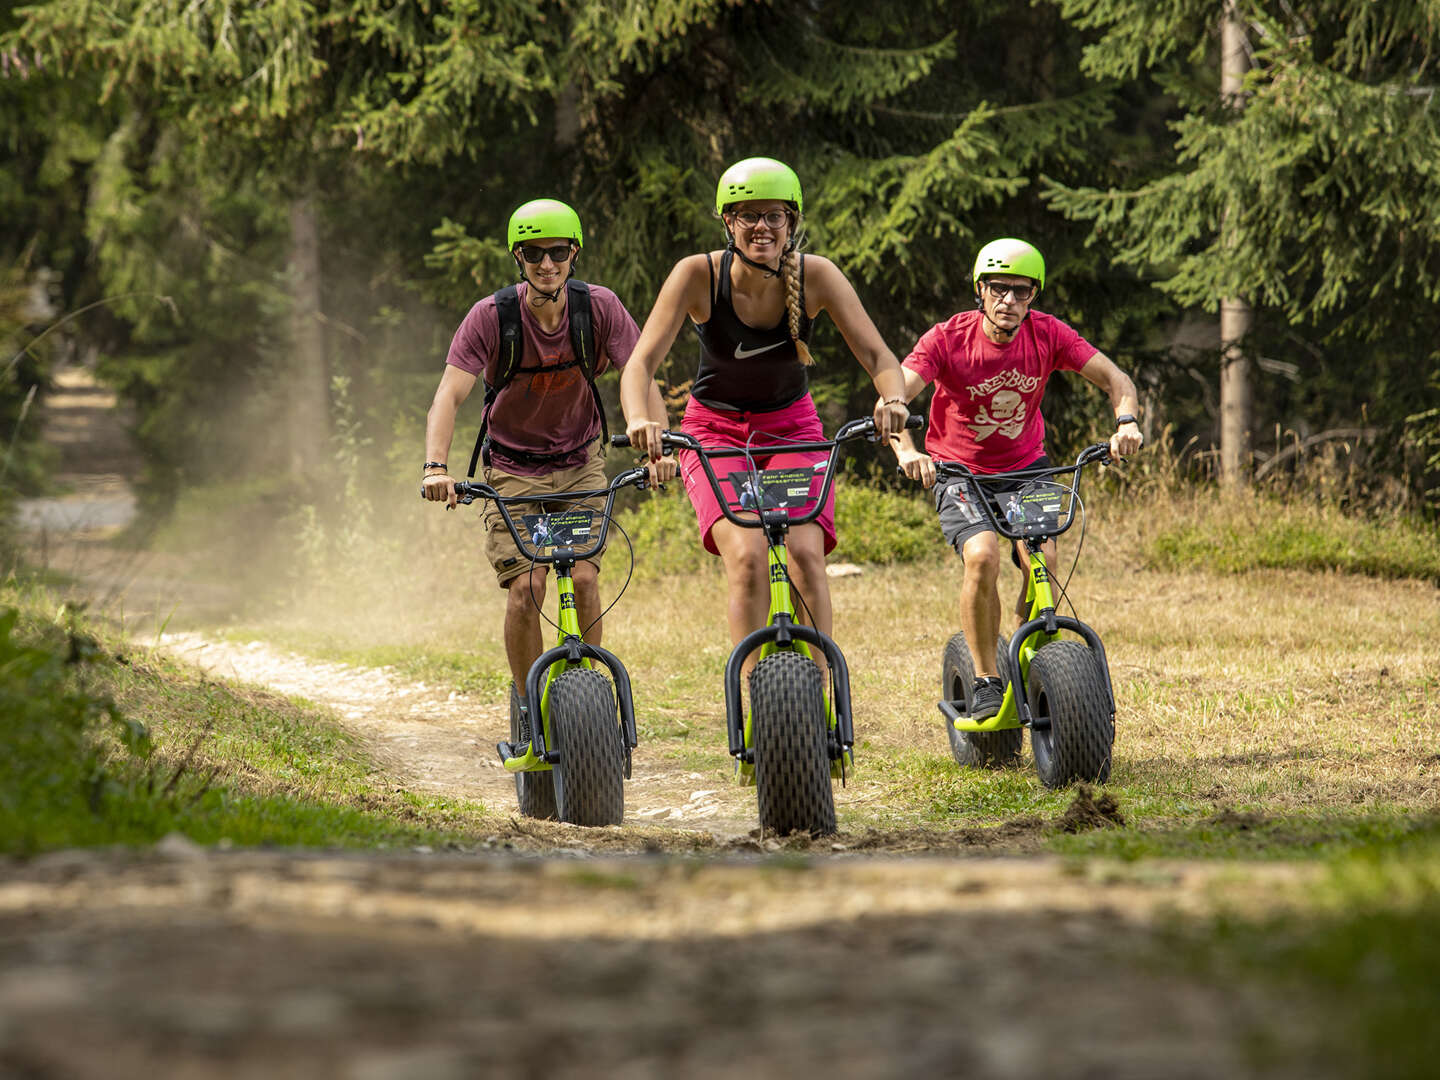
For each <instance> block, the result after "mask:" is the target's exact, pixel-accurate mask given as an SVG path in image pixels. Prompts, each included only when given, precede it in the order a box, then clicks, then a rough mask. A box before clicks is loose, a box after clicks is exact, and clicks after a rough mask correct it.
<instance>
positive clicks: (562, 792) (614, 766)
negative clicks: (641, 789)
mask: <svg viewBox="0 0 1440 1080" xmlns="http://www.w3.org/2000/svg"><path fill="white" fill-rule="evenodd" d="M550 730H551V731H552V732H553V733H554V738H555V749H556V750H558V751H559V752H560V760H559V762H557V763H556V765H555V768H554V770H553V773H554V776H555V806H556V809H557V810H558V811H559V813H560V820H561V821H568V822H569V823H570V824H572V825H619V824H620V821H621V819H622V818H624V817H625V744H624V741H623V740H622V739H621V737H620V721H619V719H618V718H617V717H616V714H615V694H614V692H613V691H612V690H611V689H610V680H609V679H607V678H606V677H605V676H604V675H602V674H600V672H598V671H595V670H593V669H592V668H571V669H569V670H568V671H565V672H562V673H561V674H560V676H559V677H558V678H556V680H555V682H554V685H552V686H551V687H550Z"/></svg>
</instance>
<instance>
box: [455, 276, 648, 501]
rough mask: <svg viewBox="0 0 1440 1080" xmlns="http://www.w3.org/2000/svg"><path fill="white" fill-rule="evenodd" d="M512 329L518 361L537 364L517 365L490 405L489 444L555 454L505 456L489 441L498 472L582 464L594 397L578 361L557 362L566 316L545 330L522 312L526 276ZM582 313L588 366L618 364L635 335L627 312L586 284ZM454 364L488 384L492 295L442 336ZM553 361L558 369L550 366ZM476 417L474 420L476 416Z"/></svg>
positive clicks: (593, 423)
mask: <svg viewBox="0 0 1440 1080" xmlns="http://www.w3.org/2000/svg"><path fill="white" fill-rule="evenodd" d="M518 291H519V299H520V329H521V338H522V340H523V351H522V352H521V357H520V363H521V366H522V367H527V368H530V367H535V366H536V365H537V364H538V365H540V366H541V370H539V371H534V372H527V371H518V372H516V373H515V377H514V378H513V379H511V380H510V383H509V385H507V386H506V387H505V388H504V389H503V390H501V391H500V393H499V395H498V396H497V397H496V398H495V405H494V407H493V408H492V409H491V410H490V434H491V436H492V437H493V439H494V442H495V443H497V444H503V445H504V446H509V447H514V448H515V449H516V450H523V451H526V452H528V453H532V454H559V453H565V452H566V451H573V453H566V455H565V457H563V458H557V459H556V460H554V461H551V462H547V463H545V464H544V465H538V464H534V463H531V464H522V463H521V462H518V461H515V460H512V459H511V458H508V457H506V455H505V452H504V450H502V449H501V447H500V445H496V446H494V447H492V449H491V458H492V460H493V461H494V462H495V464H497V465H498V466H499V467H500V468H502V469H504V470H505V471H506V472H513V473H518V474H520V475H522V476H540V475H543V474H545V473H549V472H554V471H555V470H556V469H570V468H574V467H575V466H577V465H583V464H584V463H585V462H586V460H587V459H588V458H589V456H590V451H589V444H590V443H591V441H592V440H594V438H595V437H596V436H597V435H599V434H600V417H599V416H597V415H596V413H595V399H594V397H593V396H592V395H591V393H590V387H589V385H588V384H587V383H586V382H585V376H584V374H583V373H582V371H581V369H580V367H579V366H578V365H575V366H572V367H563V365H565V364H568V363H570V362H571V361H572V360H574V358H575V347H574V346H573V345H572V344H571V342H570V319H569V316H568V314H567V316H566V317H565V318H563V319H561V320H560V326H559V328H558V329H556V331H555V332H554V333H553V334H547V333H546V332H545V331H544V330H542V329H541V328H540V324H539V323H537V322H536V321H535V317H534V315H532V314H531V313H530V305H529V304H528V303H527V302H526V299H525V297H526V294H527V293H528V292H529V284H528V283H527V282H524V281H522V282H520V284H519V289H518ZM590 313H591V320H592V323H593V325H594V327H595V351H596V353H597V354H598V356H597V358H596V362H595V374H596V375H597V376H598V375H599V374H600V373H601V372H603V371H605V370H607V369H608V368H610V367H611V366H613V367H616V368H622V367H624V366H625V361H627V360H629V359H630V352H631V350H633V349H634V348H635V342H636V340H637V339H638V338H639V337H640V330H639V328H638V327H636V325H635V320H634V319H632V318H631V317H630V313H629V312H628V311H626V310H625V305H624V304H622V303H621V302H620V298H619V297H618V296H616V295H615V294H614V293H613V292H611V291H610V290H609V289H607V288H605V286H603V285H591V286H590ZM445 362H446V363H447V364H453V365H454V366H455V367H457V368H459V369H460V370H461V371H468V372H469V373H470V374H471V375H477V376H479V377H480V378H482V379H484V380H485V382H486V384H487V385H489V384H490V383H491V382H492V381H493V380H494V379H495V378H496V376H497V369H498V367H499V364H500V317H499V316H498V315H497V314H496V313H495V297H494V296H487V297H485V299H483V300H481V301H480V302H479V303H477V304H476V305H475V306H474V307H472V308H471V309H470V312H469V314H467V315H466V316H465V318H464V319H463V320H462V321H461V323H460V327H459V329H457V330H456V331H455V337H454V338H453V339H452V340H451V342H450V353H449V355H448V356H446V357H445ZM555 368H561V370H558V371H557V370H552V369H555ZM476 423H477V424H478V423H479V420H478V418H477V419H476Z"/></svg>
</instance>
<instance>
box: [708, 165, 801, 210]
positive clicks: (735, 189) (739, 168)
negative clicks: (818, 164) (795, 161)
mask: <svg viewBox="0 0 1440 1080" xmlns="http://www.w3.org/2000/svg"><path fill="white" fill-rule="evenodd" d="M746 199H780V200H782V201H784V202H789V203H794V204H795V212H796V213H797V214H803V213H804V212H805V200H804V198H803V197H802V195H801V194H800V178H799V177H798V176H796V175H795V170H794V169H792V168H790V166H789V165H786V164H785V163H784V162H783V161H776V160H775V159H774V158H768V157H752V158H746V159H745V160H744V161H737V162H736V163H735V164H734V165H731V166H730V167H729V168H728V169H726V170H725V171H724V172H723V173H721V174H720V183H719V185H718V186H717V187H716V188H715V212H716V213H717V214H723V213H724V212H725V207H727V206H729V205H730V204H731V203H737V202H743V201H744V200H746Z"/></svg>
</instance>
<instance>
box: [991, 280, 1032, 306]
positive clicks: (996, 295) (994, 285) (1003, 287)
mask: <svg viewBox="0 0 1440 1080" xmlns="http://www.w3.org/2000/svg"><path fill="white" fill-rule="evenodd" d="M980 284H981V285H983V286H984V287H985V291H986V292H988V293H989V294H990V296H991V298H992V299H995V300H1004V299H1005V294H1006V293H1010V294H1012V295H1014V297H1015V299H1016V300H1017V301H1018V302H1019V303H1022V304H1023V303H1025V302H1026V301H1028V300H1029V299H1030V298H1031V297H1032V296H1034V295H1035V286H1034V285H1016V284H1015V283H1014V282H1010V281H991V280H989V279H988V278H987V279H986V280H985V281H982V282H980Z"/></svg>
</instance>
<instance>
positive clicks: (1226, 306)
mask: <svg viewBox="0 0 1440 1080" xmlns="http://www.w3.org/2000/svg"><path fill="white" fill-rule="evenodd" d="M1249 68H1250V53H1249V48H1248V42H1247V41H1246V40H1245V27H1244V24H1243V23H1241V21H1240V19H1239V17H1238V16H1237V15H1236V13H1235V0H1226V2H1225V16H1224V22H1223V23H1222V24H1221V29H1220V97H1221V100H1222V101H1223V102H1224V103H1225V104H1226V105H1228V106H1230V107H1231V108H1234V109H1240V108H1244V101H1243V99H1242V98H1241V90H1242V87H1243V85H1244V82H1243V81H1244V78H1245V72H1246V71H1248V70H1249ZM1227 242H1229V243H1233V242H1234V240H1233V238H1227ZM1251 315H1252V313H1251V310H1250V304H1249V303H1248V302H1247V301H1245V300H1243V299H1241V298H1239V297H1227V298H1225V299H1223V300H1221V302H1220V478H1221V480H1222V482H1223V483H1224V484H1225V485H1226V486H1227V487H1241V486H1244V485H1245V484H1247V483H1248V482H1249V479H1250V467H1251V458H1250V424H1251V401H1252V398H1253V391H1252V388H1251V383H1250V372H1251V368H1250V360H1249V359H1248V358H1247V357H1246V355H1245V353H1244V351H1243V350H1244V338H1245V335H1246V333H1247V332H1248V331H1249V329H1250V322H1251Z"/></svg>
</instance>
